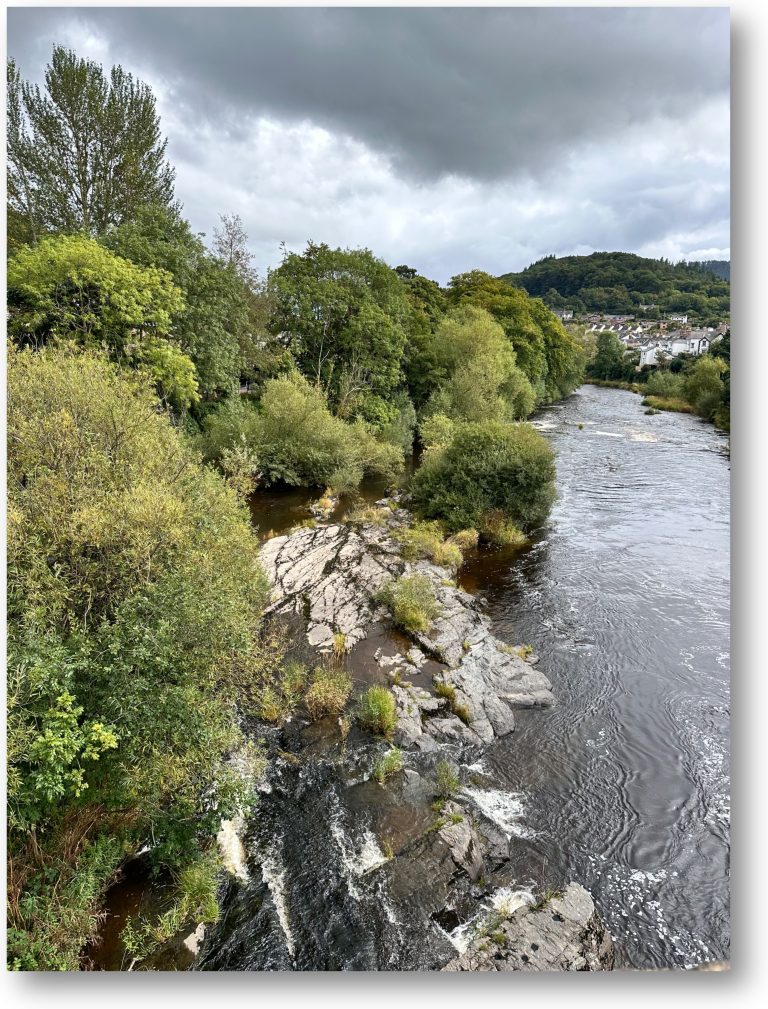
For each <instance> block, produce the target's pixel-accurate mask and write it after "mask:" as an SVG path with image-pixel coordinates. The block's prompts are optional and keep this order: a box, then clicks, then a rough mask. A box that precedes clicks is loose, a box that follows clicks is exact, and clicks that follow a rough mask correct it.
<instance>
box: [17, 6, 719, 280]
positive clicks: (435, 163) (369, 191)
mask: <svg viewBox="0 0 768 1009" xmlns="http://www.w3.org/2000/svg"><path fill="white" fill-rule="evenodd" d="M55 43H59V44H63V45H65V46H68V47H70V48H73V49H74V50H75V51H76V52H77V53H78V54H80V55H83V56H87V57H89V58H91V59H95V60H97V61H98V62H100V63H102V64H104V65H105V66H106V67H109V66H111V65H112V64H114V63H120V64H122V66H123V67H124V68H125V69H126V70H129V71H131V72H132V73H134V74H135V75H136V76H138V77H139V78H140V79H142V80H144V81H146V82H147V83H148V84H150V86H151V87H152V89H153V91H154V93H155V95H156V96H157V101H158V110H159V113H160V116H161V125H162V129H163V132H164V134H165V135H166V136H167V137H168V156H169V159H170V161H171V162H172V163H173V165H174V166H175V168H176V173H177V174H176V192H177V196H178V198H179V200H180V201H181V203H182V204H183V206H184V215H185V216H186V217H187V218H188V220H189V221H190V222H191V224H192V226H193V228H194V229H195V230H196V231H200V232H204V233H205V234H206V235H207V236H209V238H210V236H211V235H212V232H213V229H214V227H215V226H216V225H217V223H218V215H219V214H222V213H227V214H232V213H236V214H239V215H240V216H241V218H242V220H243V222H244V224H245V227H246V230H247V232H248V235H249V244H250V247H251V250H252V252H253V254H254V265H255V266H256V267H257V268H258V269H259V271H260V272H261V273H262V274H264V273H265V272H266V270H267V269H268V268H270V267H274V266H276V265H277V264H278V263H279V262H280V258H281V251H280V246H281V243H285V246H286V247H287V248H288V249H290V250H296V251H298V250H300V249H301V248H303V246H304V245H305V244H306V242H307V241H308V240H312V241H315V242H327V243H328V244H329V245H332V246H342V247H350V248H357V247H366V248H370V249H371V250H373V252H374V253H376V254H377V255H378V256H381V257H382V258H383V259H384V260H386V261H387V262H388V263H390V264H391V265H392V266H396V265H398V264H401V263H403V264H407V265H409V266H413V267H416V268H417V269H418V270H419V272H420V273H423V274H425V275H427V276H429V277H432V278H433V279H435V280H437V281H439V282H440V283H445V282H446V281H447V280H448V279H449V278H450V277H451V276H452V275H454V274H456V273H460V272H463V271H465V270H469V269H482V270H487V271H488V272H489V273H492V274H494V275H498V274H501V273H506V272H509V271H516V270H520V269H522V268H523V267H525V266H527V265H528V264H529V263H531V262H534V261H536V260H538V259H540V258H541V257H542V256H546V255H551V254H554V255H571V254H583V253H589V252H593V251H614V250H622V251H627V252H636V253H639V254H640V255H644V256H652V257H659V256H665V257H667V258H669V259H671V260H673V261H676V260H679V259H684V258H685V259H728V258H730V234H729V19H728V10H727V8H711V7H710V8H695V7H689V8H680V7H677V8H669V7H668V8H660V7H657V8H650V7H646V8H573V7H571V8H567V7H566V8H563V7H560V8H546V7H535V8H522V7H518V8H509V7H507V8H503V7H502V8H499V7H496V8H476V7H468V8H386V7H384V8H370V7H359V8H301V9H299V8H286V7H280V8H253V7H251V8H199V7H198V8H195V7H187V8H184V7H165V8H158V7H155V8H141V7H134V8H116V7H115V8H98V7H86V8H74V7H58V8H31V7H27V8H16V9H14V8H9V10H8V53H9V55H10V56H12V57H14V58H15V59H16V61H17V62H18V63H19V65H20V69H21V72H22V74H23V76H25V77H26V78H28V79H31V80H35V81H40V80H41V79H42V76H43V73H44V69H45V65H46V63H47V61H48V59H49V58H50V54H51V48H52V46H53V45H54V44H55Z"/></svg>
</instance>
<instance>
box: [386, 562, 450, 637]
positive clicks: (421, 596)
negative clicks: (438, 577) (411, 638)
mask: <svg viewBox="0 0 768 1009" xmlns="http://www.w3.org/2000/svg"><path fill="white" fill-rule="evenodd" d="M373 598H374V601H375V602H377V603H380V604H382V605H383V606H386V607H387V609H388V610H389V612H390V614H391V616H392V621H393V623H394V624H395V626H397V627H400V628H401V629H402V630H404V631H406V632H408V633H411V634H413V633H415V632H418V631H428V630H429V628H430V626H431V625H432V622H433V621H434V620H436V619H437V617H438V616H439V615H440V607H439V606H438V604H437V600H436V599H435V591H434V589H433V588H432V582H431V581H430V580H429V578H427V576H426V575H404V576H402V577H401V578H393V579H391V580H390V581H388V582H386V583H385V584H384V585H382V586H381V588H380V589H379V590H378V592H377V593H376V594H375V595H374V597H373Z"/></svg>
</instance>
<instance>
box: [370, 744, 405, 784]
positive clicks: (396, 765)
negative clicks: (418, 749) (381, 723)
mask: <svg viewBox="0 0 768 1009" xmlns="http://www.w3.org/2000/svg"><path fill="white" fill-rule="evenodd" d="M402 769H403V754H402V753H401V751H400V750H398V749H397V747H393V748H392V749H391V750H389V751H388V752H387V753H385V754H384V756H383V757H381V758H380V759H379V760H377V761H376V764H375V765H374V768H373V777H374V778H375V779H376V781H378V783H379V784H380V785H383V784H385V783H386V781H387V780H388V779H389V778H391V777H392V775H393V774H395V773H396V772H397V771H402Z"/></svg>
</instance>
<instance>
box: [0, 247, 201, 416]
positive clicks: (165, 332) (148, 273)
mask: <svg viewBox="0 0 768 1009" xmlns="http://www.w3.org/2000/svg"><path fill="white" fill-rule="evenodd" d="M183 308H184V300H183V297H182V294H181V291H180V290H179V289H178V288H177V287H176V286H175V285H174V284H173V283H172V281H171V276H170V274H169V273H167V272H166V271H165V270H161V269H157V268H155V267H146V268H142V267H138V266H136V265H135V264H134V263H131V262H129V261H128V260H127V259H123V258H122V257H121V256H116V255H114V253H112V252H110V251H109V250H108V249H105V248H104V247H103V246H102V245H100V244H99V243H98V242H96V241H94V240H93V239H90V238H86V237H84V236H82V235H61V236H59V237H57V238H44V239H43V240H42V241H40V242H39V243H38V244H37V245H35V246H22V247H21V248H20V249H19V250H18V251H17V252H16V254H15V255H14V256H12V257H11V259H10V260H9V262H8V331H9V334H10V335H11V336H12V337H13V339H14V340H15V341H16V343H18V344H20V345H33V346H42V345H45V344H46V343H66V342H73V343H75V344H78V345H79V346H81V347H87V348H102V349H104V350H106V352H107V353H108V354H109V355H110V356H111V357H112V358H113V359H114V360H116V361H119V362H121V363H124V364H129V365H131V366H133V367H143V368H145V369H146V370H148V371H149V372H150V373H151V375H152V377H153V378H154V379H155V381H156V382H157V384H158V387H159V389H160V391H161V393H162V394H163V395H164V396H165V398H166V399H168V401H169V402H170V403H171V405H173V406H174V407H175V408H177V409H185V408H186V407H188V406H189V405H190V404H191V403H192V402H194V401H195V400H196V399H197V398H198V395H197V378H196V373H195V368H194V365H193V364H192V362H191V361H190V359H189V357H187V356H186V355H185V354H184V351H183V350H182V348H181V347H180V346H178V344H177V343H176V342H175V341H174V339H173V337H172V336H171V327H172V320H173V318H174V317H175V316H176V315H178V314H179V313H180V312H182V311H183Z"/></svg>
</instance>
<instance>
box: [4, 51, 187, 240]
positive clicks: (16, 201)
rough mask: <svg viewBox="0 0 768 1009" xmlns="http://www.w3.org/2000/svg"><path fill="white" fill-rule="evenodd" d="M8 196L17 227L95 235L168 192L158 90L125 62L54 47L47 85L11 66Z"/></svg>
mask: <svg viewBox="0 0 768 1009" xmlns="http://www.w3.org/2000/svg"><path fill="white" fill-rule="evenodd" d="M7 108H8V127H9V134H8V138H9V139H8V201H9V216H10V217H11V219H12V221H14V222H15V226H16V231H17V233H19V234H22V235H23V234H27V235H28V237H29V238H31V239H32V240H36V239H38V238H39V237H40V236H41V235H43V234H45V233H46V232H62V231H63V232H75V231H84V232H85V233H86V234H89V235H99V234H102V233H103V232H105V231H106V230H107V228H108V227H109V226H110V225H115V224H120V223H121V222H123V221H125V220H130V218H131V217H132V216H133V215H134V214H135V213H136V211H137V209H138V208H139V207H140V206H142V205H143V204H146V203H160V204H163V205H168V204H170V203H171V201H172V200H173V180H174V171H173V169H172V168H171V167H170V165H169V164H168V162H167V161H166V160H165V150H166V141H165V140H163V139H162V137H161V134H160V124H159V118H158V115H157V112H156V108H155V98H154V96H153V94H152V92H151V90H150V88H149V87H148V86H147V85H146V84H143V83H142V82H141V81H136V80H134V78H133V77H132V76H131V75H130V74H129V73H126V72H125V71H124V70H123V68H122V67H120V66H115V67H112V70H111V71H110V74H109V77H107V76H106V75H105V73H104V70H103V68H102V67H101V66H99V64H97V63H95V62H93V61H92V60H85V59H80V58H79V57H78V56H76V55H75V53H74V52H72V51H70V50H67V49H65V48H63V47H62V46H54V49H53V55H52V57H51V62H50V64H49V65H48V67H47V69H46V73H45V89H44V91H41V89H40V88H39V87H38V86H37V85H33V84H30V83H27V82H25V81H23V80H22V79H21V76H20V74H19V71H18V69H17V67H16V65H15V63H14V62H13V61H10V63H9V67H8V103H7Z"/></svg>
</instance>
